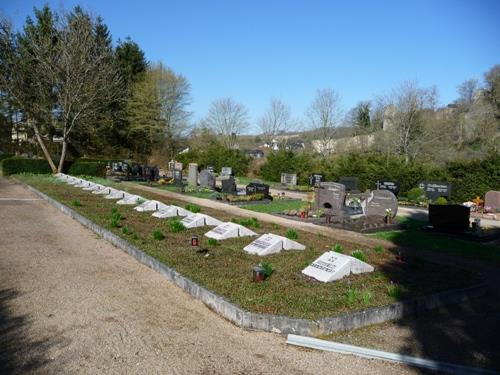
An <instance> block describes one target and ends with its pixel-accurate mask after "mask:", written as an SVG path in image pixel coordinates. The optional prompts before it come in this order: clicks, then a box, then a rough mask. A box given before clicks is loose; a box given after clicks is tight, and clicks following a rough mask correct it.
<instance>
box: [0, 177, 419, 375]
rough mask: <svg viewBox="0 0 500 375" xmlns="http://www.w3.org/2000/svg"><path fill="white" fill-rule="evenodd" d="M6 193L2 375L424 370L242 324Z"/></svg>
mask: <svg viewBox="0 0 500 375" xmlns="http://www.w3.org/2000/svg"><path fill="white" fill-rule="evenodd" d="M0 198H9V199H0V343H1V345H0V373H4V372H6V373H9V372H13V373H55V372H57V373H60V372H63V373H89V374H90V373H92V374H95V373H112V374H115V373H116V374H124V373H127V374H129V373H137V374H142V373H144V374H151V373H162V374H212V373H216V374H219V373H227V374H239V373H245V374H258V373H286V374H361V373H365V374H368V373H369V374H412V373H419V372H418V371H417V370H414V369H410V368H407V367H403V366H400V365H396V364H392V363H387V362H381V361H372V360H366V359H361V358H356V357H352V356H345V355H339V354H334V353H325V352H316V351H310V350H306V349H300V348H295V347H290V346H287V345H286V344H285V338H284V337H283V336H280V335H275V334H269V333H263V332H250V331H245V330H243V329H240V328H238V327H235V326H233V325H232V324H230V323H228V322H227V321H225V320H224V319H222V318H220V317H219V316H218V315H216V314H214V313H213V312H211V311H210V310H209V309H208V308H206V307H205V306H204V305H203V304H202V303H200V302H199V301H196V300H194V299H193V298H191V297H190V296H188V295H187V294H185V293H184V292H182V291H181V290H180V289H179V288H177V287H175V286H174V285H172V284H170V283H169V282H168V281H166V280H164V279H163V278H162V277H161V276H160V275H159V274H157V273H155V272H154V271H152V270H150V269H149V268H147V267H145V266H143V265H141V264H139V263H137V262H136V261H135V260H134V259H133V258H131V257H129V256H128V255H126V254H124V253H123V252H122V251H120V250H118V249H117V248H115V247H113V246H112V245H111V244H109V243H108V242H106V241H104V240H102V239H100V238H97V237H96V236H95V235H94V234H93V233H92V232H90V231H88V230H86V229H85V228H83V227H82V226H80V225H79V224H78V223H76V222H74V221H73V220H71V219H70V218H69V217H67V216H65V215H63V214H62V213H60V212H59V211H57V210H55V209H54V208H53V207H51V206H49V205H48V204H47V203H45V202H43V201H40V200H26V199H33V198H36V197H35V196H34V195H33V194H31V193H30V192H28V191H27V190H25V189H24V188H23V187H22V186H21V185H17V184H13V183H11V182H10V181H8V180H6V179H5V178H0ZM14 199H18V200H14ZM19 199H21V200H19Z"/></svg>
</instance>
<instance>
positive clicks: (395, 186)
mask: <svg viewBox="0 0 500 375" xmlns="http://www.w3.org/2000/svg"><path fill="white" fill-rule="evenodd" d="M399 188H400V185H399V182H397V181H388V180H383V181H377V190H389V191H390V192H392V193H394V195H396V196H397V195H398V194H399Z"/></svg>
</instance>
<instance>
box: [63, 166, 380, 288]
mask: <svg viewBox="0 0 500 375" xmlns="http://www.w3.org/2000/svg"><path fill="white" fill-rule="evenodd" d="M56 178H57V179H58V180H60V181H64V182H66V183H68V184H70V185H73V186H75V187H80V188H83V190H86V191H91V192H92V193H93V194H101V195H104V197H105V198H106V199H119V200H118V201H117V204H131V205H132V204H139V203H140V204H139V205H138V206H136V207H134V210H136V211H138V212H153V214H152V216H154V217H157V218H160V219H164V218H169V217H177V216H179V217H183V219H182V220H181V222H182V224H184V226H185V227H186V228H188V229H191V228H197V227H203V226H215V228H213V229H212V230H210V231H208V232H207V233H205V236H207V237H209V238H214V239H216V240H225V239H228V238H235V237H243V236H257V233H255V232H253V231H251V230H250V229H248V228H246V227H244V226H243V225H240V224H236V223H232V222H227V223H224V222H222V221H220V220H217V219H215V218H213V217H211V216H208V215H205V214H201V213H196V214H193V213H192V212H190V211H188V210H186V209H184V208H181V207H177V206H174V205H166V204H164V203H162V202H159V201H156V200H146V199H144V198H142V197H141V196H139V195H134V194H129V193H127V192H124V191H120V190H117V189H114V188H110V187H107V186H104V185H100V184H96V183H93V182H90V181H85V180H83V179H78V178H76V177H72V176H69V175H64V174H58V175H56ZM243 250H244V251H246V252H248V253H250V254H255V255H259V256H265V255H270V254H276V253H279V252H281V251H282V250H305V246H304V245H302V244H300V243H298V242H296V241H293V240H290V239H288V238H286V237H283V236H278V235H276V234H273V233H267V234H264V235H262V236H260V237H259V238H257V239H256V240H254V241H253V242H251V243H250V244H249V245H247V246H245V247H244V248H243ZM373 270H374V269H373V267H372V266H371V265H369V264H368V263H365V262H362V261H360V260H359V259H356V258H354V257H351V256H348V255H344V254H339V253H336V252H333V251H329V252H326V253H324V254H323V255H321V256H320V257H319V258H318V259H316V260H315V261H314V262H313V263H311V265H309V266H307V267H306V268H305V269H304V270H302V273H303V274H304V275H307V276H309V277H312V278H315V279H316V280H319V281H322V282H331V281H335V280H339V279H341V278H343V277H345V276H348V275H350V274H351V273H353V274H359V273H364V272H372V271H373Z"/></svg>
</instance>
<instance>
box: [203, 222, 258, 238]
mask: <svg viewBox="0 0 500 375" xmlns="http://www.w3.org/2000/svg"><path fill="white" fill-rule="evenodd" d="M256 235H257V233H255V232H253V231H251V230H250V229H248V228H247V227H244V226H243V225H240V224H236V223H222V224H221V225H218V226H216V227H215V228H214V229H212V230H211V231H209V232H207V233H205V236H207V237H209V238H214V239H216V240H226V239H228V238H237V237H244V236H256Z"/></svg>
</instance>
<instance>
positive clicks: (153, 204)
mask: <svg viewBox="0 0 500 375" xmlns="http://www.w3.org/2000/svg"><path fill="white" fill-rule="evenodd" d="M167 208H168V205H166V204H164V203H161V202H158V201H154V200H150V201H146V202H143V203H141V204H140V205H138V206H137V207H134V210H136V211H139V212H146V211H158V210H166V209H167Z"/></svg>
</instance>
